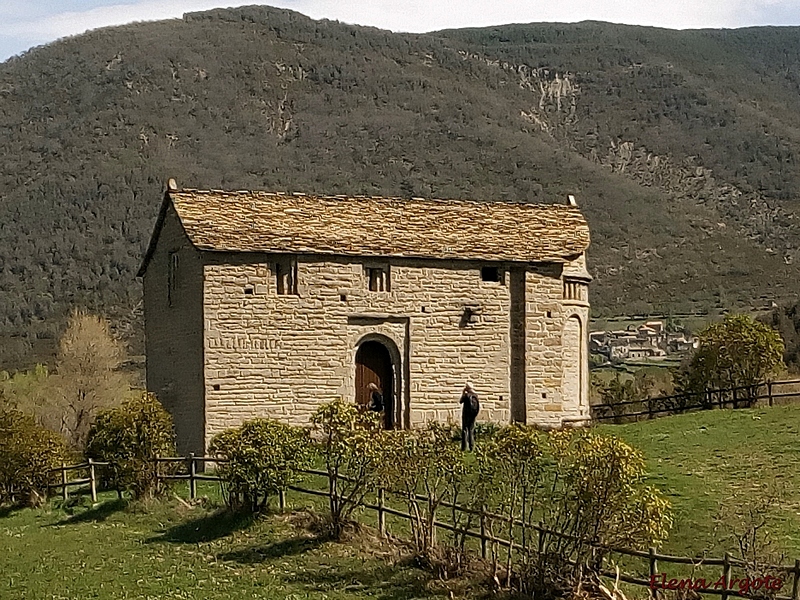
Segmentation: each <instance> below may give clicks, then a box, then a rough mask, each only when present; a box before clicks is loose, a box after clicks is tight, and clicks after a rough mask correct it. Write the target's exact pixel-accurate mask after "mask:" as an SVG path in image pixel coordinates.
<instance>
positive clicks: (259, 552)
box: [217, 538, 324, 565]
mask: <svg viewBox="0 0 800 600" xmlns="http://www.w3.org/2000/svg"><path fill="white" fill-rule="evenodd" d="M323 543H324V540H321V539H319V538H292V539H289V540H284V541H282V542H275V543H274V544H267V545H266V546H257V547H252V548H242V549H241V550H234V551H232V552H225V553H223V554H218V555H217V558H218V559H219V560H229V561H234V562H238V563H241V564H244V565H254V564H258V563H262V562H264V561H268V560H270V559H273V558H285V557H287V556H295V555H298V554H302V553H304V552H308V551H309V550H314V549H315V548H319V547H320V546H321V545H322V544H323Z"/></svg>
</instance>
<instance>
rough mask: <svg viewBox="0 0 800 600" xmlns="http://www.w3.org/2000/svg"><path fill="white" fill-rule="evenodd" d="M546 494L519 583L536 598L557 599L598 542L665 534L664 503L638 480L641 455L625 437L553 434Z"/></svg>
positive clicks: (597, 554)
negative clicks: (540, 530) (538, 534)
mask: <svg viewBox="0 0 800 600" xmlns="http://www.w3.org/2000/svg"><path fill="white" fill-rule="evenodd" d="M548 446H549V449H548V453H549V455H550V457H551V458H552V460H553V463H552V467H551V468H549V469H547V470H546V472H545V474H546V480H545V486H546V489H548V490H549V492H548V493H547V494H546V496H545V498H544V499H543V500H544V502H543V503H542V505H541V508H542V510H541V514H542V519H541V523H542V526H543V527H544V528H545V529H546V530H548V531H550V532H557V533H544V534H542V535H543V537H542V539H541V540H540V541H539V549H538V552H537V556H536V558H535V561H533V562H532V565H531V569H530V571H529V574H528V577H527V579H526V580H525V581H523V587H524V588H525V591H527V592H529V593H533V594H534V595H536V597H537V598H538V597H540V596H542V597H545V598H547V597H562V596H564V595H566V594H570V593H572V592H574V591H575V590H576V589H577V586H578V585H580V583H581V580H582V574H583V573H584V572H586V571H592V570H596V568H597V567H598V565H599V562H600V560H601V559H602V556H603V550H601V549H598V548H599V547H600V546H626V547H639V548H641V549H644V548H645V547H647V546H649V545H652V544H657V543H659V542H660V541H661V540H663V539H665V538H666V536H667V533H668V531H669V528H670V526H671V524H672V520H671V516H670V510H669V502H668V501H667V500H666V499H665V498H664V497H663V496H662V495H661V494H660V493H659V492H658V491H657V490H655V488H652V487H650V486H647V485H645V484H644V476H645V463H644V458H643V457H642V455H641V453H640V452H638V451H636V450H634V449H633V448H632V447H630V446H628V445H627V444H626V443H624V442H623V441H621V440H619V439H617V438H615V437H612V436H606V435H600V434H596V433H594V432H592V431H588V430H580V431H575V430H565V431H558V432H553V433H551V434H550V437H549V444H548Z"/></svg>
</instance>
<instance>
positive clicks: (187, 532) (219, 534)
mask: <svg viewBox="0 0 800 600" xmlns="http://www.w3.org/2000/svg"><path fill="white" fill-rule="evenodd" d="M256 519H257V517H256V516H254V515H251V514H246V513H232V512H230V511H227V510H224V509H221V510H218V511H217V512H214V513H212V514H210V515H206V516H204V517H200V518H199V519H194V520H192V521H187V522H186V523H181V524H180V525H176V526H175V527H170V528H169V529H166V530H165V531H163V532H162V533H160V534H159V535H157V536H155V537H152V538H149V539H148V540H147V542H148V543H156V542H170V543H173V544H198V543H201V542H213V541H214V540H218V539H220V538H223V537H225V536H227V535H230V534H232V533H235V532H237V531H241V530H242V529H247V528H248V527H250V525H252V524H253V522H255V520H256Z"/></svg>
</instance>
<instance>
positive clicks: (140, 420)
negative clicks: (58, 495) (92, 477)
mask: <svg viewBox="0 0 800 600" xmlns="http://www.w3.org/2000/svg"><path fill="white" fill-rule="evenodd" d="M174 454H175V431H174V428H173V425H172V417H171V416H170V414H169V413H168V412H167V411H166V410H164V407H163V406H161V404H160V403H159V401H158V399H157V398H156V396H155V394H152V393H150V392H143V393H142V395H141V396H140V397H138V398H134V399H132V400H128V401H126V402H123V403H122V405H121V406H119V407H117V408H112V409H110V410H105V411H102V412H100V413H99V414H98V415H97V418H96V419H95V421H94V423H93V424H92V427H91V429H90V430H89V436H88V440H87V443H86V456H87V457H88V458H93V459H95V460H99V461H105V462H109V463H111V465H110V467H109V468H108V470H107V471H106V473H107V476H108V478H109V483H111V485H112V486H113V487H116V489H117V490H119V491H121V490H128V491H130V492H131V494H132V495H133V497H134V498H136V499H140V498H147V497H153V496H157V495H160V494H163V493H164V492H165V491H166V489H167V485H166V483H165V482H164V481H163V480H161V479H160V478H159V475H160V474H162V471H163V469H160V468H159V465H158V463H157V462H156V460H155V459H156V458H157V457H160V456H174Z"/></svg>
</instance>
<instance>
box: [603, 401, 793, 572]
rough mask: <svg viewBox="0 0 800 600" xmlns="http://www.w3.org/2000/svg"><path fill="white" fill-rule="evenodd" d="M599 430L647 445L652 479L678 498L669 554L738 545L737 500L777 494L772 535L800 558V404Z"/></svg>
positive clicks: (790, 554)
mask: <svg viewBox="0 0 800 600" xmlns="http://www.w3.org/2000/svg"><path fill="white" fill-rule="evenodd" d="M598 430H600V431H604V432H608V433H613V434H615V435H618V436H620V437H622V438H623V439H625V440H626V441H628V442H629V443H630V444H632V445H633V446H635V447H637V448H639V449H640V450H642V452H643V453H644V455H645V457H646V459H647V465H648V471H649V480H650V482H651V483H653V484H654V485H656V486H658V487H659V488H660V489H661V490H662V491H664V492H665V493H666V494H667V495H668V497H669V498H670V501H671V502H672V504H673V508H674V514H675V525H674V527H673V530H672V533H671V536H670V539H669V541H668V542H667V543H666V544H665V546H664V549H665V550H666V551H667V552H668V553H673V554H681V555H692V556H699V555H701V554H702V552H703V551H704V550H705V551H709V555H714V556H718V557H721V556H722V553H723V552H724V551H726V550H728V551H734V550H736V547H735V544H734V540H732V539H729V538H728V537H727V535H728V534H729V533H730V532H731V529H734V530H735V529H736V528H737V527H739V528H741V524H740V523H738V522H737V519H736V517H735V510H736V507H747V506H750V505H752V504H753V503H757V502H758V500H759V499H763V498H769V497H771V496H775V499H774V501H772V502H771V503H770V504H771V508H770V511H769V514H768V517H769V519H768V523H767V533H766V536H767V538H766V539H768V540H771V541H772V543H773V545H774V547H775V549H776V550H778V551H781V552H784V553H786V554H787V556H788V557H790V558H792V559H794V558H800V406H797V405H795V406H782V407H774V408H764V409H747V410H735V411H734V410H714V411H703V412H697V413H692V414H687V415H676V416H671V417H665V418H661V419H655V420H652V421H642V422H639V423H629V424H626V425H602V426H599V427H598ZM717 520H718V522H719V528H718V529H717V530H716V531H715V522H716V521H717Z"/></svg>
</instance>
